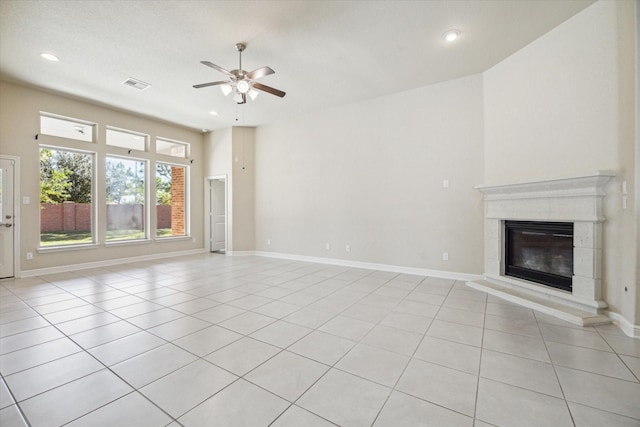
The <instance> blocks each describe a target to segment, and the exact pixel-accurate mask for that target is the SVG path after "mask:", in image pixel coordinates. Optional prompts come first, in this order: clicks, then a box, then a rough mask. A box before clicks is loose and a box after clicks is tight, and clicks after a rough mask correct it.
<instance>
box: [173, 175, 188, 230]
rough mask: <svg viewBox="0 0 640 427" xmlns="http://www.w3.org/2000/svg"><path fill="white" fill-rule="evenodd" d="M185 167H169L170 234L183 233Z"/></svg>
mask: <svg viewBox="0 0 640 427" xmlns="http://www.w3.org/2000/svg"><path fill="white" fill-rule="evenodd" d="M184 171H185V168H183V167H177V166H172V167H171V235H172V236H184V235H185V231H186V230H185V223H184V219H185V211H184V206H185V200H184V196H185V188H184V187H185V176H184Z"/></svg>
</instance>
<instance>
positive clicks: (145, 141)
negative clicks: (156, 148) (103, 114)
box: [104, 125, 149, 155]
mask: <svg viewBox="0 0 640 427" xmlns="http://www.w3.org/2000/svg"><path fill="white" fill-rule="evenodd" d="M109 131H114V132H119V133H125V134H128V135H132V136H138V137H141V138H142V139H143V143H142V144H143V149H142V150H139V149H137V148H135V147H134V148H131V147H123V146H122V145H113V144H109ZM104 145H105V147H106V148H107V150H109V149H111V148H113V147H115V148H116V149H121V150H128V152H129V153H130V152H131V151H137V152H140V153H148V152H149V135H147V134H146V133H143V132H136V131H133V130H129V129H122V128H118V127H115V126H108V125H107V126H106V128H105V137H104ZM105 155H107V154H105Z"/></svg>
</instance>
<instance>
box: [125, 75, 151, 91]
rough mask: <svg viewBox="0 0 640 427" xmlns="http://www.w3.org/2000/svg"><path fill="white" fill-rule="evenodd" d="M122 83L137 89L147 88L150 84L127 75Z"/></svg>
mask: <svg viewBox="0 0 640 427" xmlns="http://www.w3.org/2000/svg"><path fill="white" fill-rule="evenodd" d="M122 84H123V85H125V86H129V87H132V88H135V89H138V90H145V89H146V88H148V87H149V86H151V85H150V84H149V83H145V82H143V81H141V80H136V79H134V78H131V77H129V78H128V79H127V80H125V81H123V82H122Z"/></svg>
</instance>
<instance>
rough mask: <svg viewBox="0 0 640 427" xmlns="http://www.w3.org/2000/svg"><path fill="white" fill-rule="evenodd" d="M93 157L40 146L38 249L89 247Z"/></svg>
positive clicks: (91, 233) (91, 220)
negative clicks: (84, 245)
mask: <svg viewBox="0 0 640 427" xmlns="http://www.w3.org/2000/svg"><path fill="white" fill-rule="evenodd" d="M93 163H94V154H92V153H84V152H78V151H71V150H63V149H60V148H53V147H44V146H42V147H40V246H41V247H47V246H65V245H78V244H90V243H93V242H94V233H93V224H94V220H93V170H94V167H93Z"/></svg>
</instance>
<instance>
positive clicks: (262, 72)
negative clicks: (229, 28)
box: [193, 43, 286, 104]
mask: <svg viewBox="0 0 640 427" xmlns="http://www.w3.org/2000/svg"><path fill="white" fill-rule="evenodd" d="M246 48H247V45H246V44H245V43H236V50H237V51H238V54H239V56H240V65H238V69H237V70H231V71H228V70H225V69H224V68H222V67H220V66H218V65H216V64H213V63H211V62H209V61H200V63H201V64H204V65H206V66H207V67H211V68H213V69H214V70H217V71H220V72H221V73H222V74H225V75H226V76H227V77H228V78H229V80H222V81H219V82H209V83H201V84H198V85H193V87H194V88H196V89H200V88H202V87H209V86H218V85H220V89H221V90H222V93H224V95H225V96H227V95H229V94H230V93H231V92H233V91H235V95H234V96H233V100H234V101H236V102H237V103H238V104H246V103H247V95H249V97H250V98H251V99H256V97H257V96H258V91H262V92H267V93H270V94H272V95H275V96H279V97H280V98H282V97H284V96H285V95H286V93H285V92H283V91H281V90H278V89H275V88H272V87H270V86H267V85H263V84H262V83H258V82H256V80H258V79H259V78H262V77H265V76H268V75H269V74H273V73H275V71H273V70H272V69H271V68H269V67H262V68H258V69H256V70H253V71H251V72H249V73H247V72H246V71H245V70H243V69H242V52H243V51H244V50H245V49H246Z"/></svg>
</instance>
